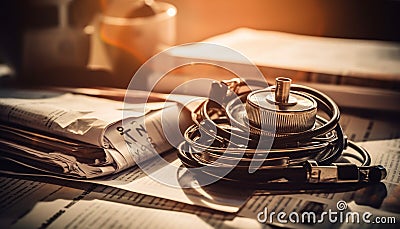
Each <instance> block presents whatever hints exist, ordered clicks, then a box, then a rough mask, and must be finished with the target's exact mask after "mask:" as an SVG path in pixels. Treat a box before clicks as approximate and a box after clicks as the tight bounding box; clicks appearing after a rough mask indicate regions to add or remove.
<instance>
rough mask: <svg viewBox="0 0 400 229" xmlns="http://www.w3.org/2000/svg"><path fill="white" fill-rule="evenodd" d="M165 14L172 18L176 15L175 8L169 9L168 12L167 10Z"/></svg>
mask: <svg viewBox="0 0 400 229" xmlns="http://www.w3.org/2000/svg"><path fill="white" fill-rule="evenodd" d="M167 14H168V16H171V17H172V16H174V15H175V14H176V9H175V8H169V9H168V10H167Z"/></svg>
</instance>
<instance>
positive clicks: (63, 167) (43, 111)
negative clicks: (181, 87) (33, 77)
mask: <svg viewBox="0 0 400 229" xmlns="http://www.w3.org/2000/svg"><path fill="white" fill-rule="evenodd" d="M127 109H128V112H126V111H127ZM124 111H125V112H124ZM126 114H129V116H127V115H126ZM161 114H162V115H163V116H162V117H163V123H164V122H168V121H169V120H171V122H174V123H176V119H177V117H179V118H183V119H185V117H182V112H180V105H179V104H178V103H175V102H154V103H146V104H144V103H139V104H129V106H126V104H125V105H124V103H123V102H121V101H114V100H108V99H103V98H98V97H91V96H86V95H77V94H71V93H60V92H50V91H34V90H4V89H2V90H0V158H1V159H3V160H11V161H13V162H16V163H19V164H22V165H24V166H27V167H30V168H33V169H38V170H42V171H45V172H49V173H55V174H58V175H66V176H72V177H77V178H94V177H99V176H104V175H108V174H113V173H117V172H119V171H122V170H124V169H126V168H129V167H132V166H134V165H135V164H136V163H138V162H139V161H143V160H147V159H149V157H151V156H152V155H154V152H150V151H155V150H154V149H155V148H156V149H157V150H156V151H157V153H162V152H165V151H168V150H170V149H171V148H172V146H170V144H169V143H168V141H167V140H166V138H165V136H164V134H163V133H164V132H167V131H169V130H166V129H164V128H168V126H170V125H168V123H167V125H161ZM165 117H166V118H165ZM123 120H124V121H126V120H128V121H129V125H130V126H129V127H126V126H124V125H122V122H123ZM187 120H189V119H187ZM165 126H166V127H165ZM124 127H125V129H124ZM150 132H151V133H150ZM127 135H129V138H127V137H126V136H127ZM149 136H150V137H149ZM130 139H131V141H130ZM148 146H152V147H148ZM154 146H156V147H154Z"/></svg>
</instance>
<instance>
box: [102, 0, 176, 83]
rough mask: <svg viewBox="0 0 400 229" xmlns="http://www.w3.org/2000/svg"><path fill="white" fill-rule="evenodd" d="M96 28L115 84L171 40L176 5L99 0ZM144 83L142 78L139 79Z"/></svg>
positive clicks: (131, 74) (126, 77)
mask: <svg viewBox="0 0 400 229" xmlns="http://www.w3.org/2000/svg"><path fill="white" fill-rule="evenodd" d="M101 5H102V11H103V12H102V13H101V15H100V16H99V20H98V21H99V22H98V29H97V30H98V31H97V33H98V34H97V35H98V36H99V38H100V40H101V43H102V45H103V46H104V54H105V55H106V57H105V58H106V60H107V61H106V62H108V64H109V68H110V71H111V73H112V75H113V82H114V83H113V84H114V86H117V87H125V85H128V84H129V82H130V80H131V78H132V77H133V75H134V73H135V72H136V70H137V69H138V68H139V67H140V66H141V65H142V64H143V63H145V62H146V61H147V60H148V59H149V58H150V57H152V56H153V55H155V54H157V53H158V52H160V51H162V50H164V49H166V48H168V47H170V46H172V45H174V44H175V40H176V27H175V16H176V8H175V7H174V6H173V5H171V4H169V3H164V2H153V1H142V0H141V1H131V0H113V1H112V0H103V1H101ZM143 85H146V82H143Z"/></svg>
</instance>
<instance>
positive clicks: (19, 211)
mask: <svg viewBox="0 0 400 229" xmlns="http://www.w3.org/2000/svg"><path fill="white" fill-rule="evenodd" d="M0 184H1V185H2V187H3V188H2V189H1V190H0V196H1V197H2V198H1V200H2V202H1V205H0V224H1V225H2V227H4V228H99V227H102V228H111V227H117V228H136V227H141V228H143V227H147V228H165V227H168V228H182V227H190V228H233V227H235V228H244V227H249V228H259V224H258V223H257V222H255V221H254V220H252V219H246V218H244V217H235V216H234V215H232V214H226V213H223V212H219V211H213V210H208V209H205V208H200V207H196V206H191V205H187V204H183V203H179V202H175V201H170V200H166V199H162V198H157V197H152V196H147V195H142V194H138V193H134V192H128V191H124V190H121V189H116V188H112V187H106V186H102V185H93V184H78V183H75V182H68V181H63V184H62V185H58V184H53V183H49V182H48V181H46V182H42V181H40V180H26V179H17V178H15V177H0Z"/></svg>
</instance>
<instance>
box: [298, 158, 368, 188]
mask: <svg viewBox="0 0 400 229" xmlns="http://www.w3.org/2000/svg"><path fill="white" fill-rule="evenodd" d="M305 168H306V170H307V180H308V182H309V183H348V182H359V181H360V172H359V169H358V167H357V165H355V164H352V163H333V164H332V165H329V166H319V165H318V163H317V162H316V161H314V160H308V161H307V162H306V164H305Z"/></svg>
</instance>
